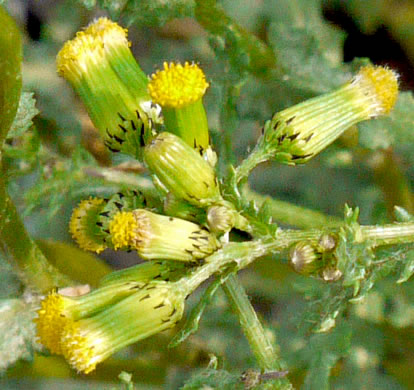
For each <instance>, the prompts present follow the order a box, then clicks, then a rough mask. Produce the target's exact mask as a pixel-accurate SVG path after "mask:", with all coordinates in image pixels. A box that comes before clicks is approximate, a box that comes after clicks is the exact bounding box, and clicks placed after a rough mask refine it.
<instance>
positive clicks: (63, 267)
mask: <svg viewBox="0 0 414 390" xmlns="http://www.w3.org/2000/svg"><path fill="white" fill-rule="evenodd" d="M36 244H37V245H38V246H39V248H40V249H41V250H42V252H43V254H44V255H45V256H46V257H47V259H48V260H49V262H50V263H51V264H53V265H54V266H55V267H56V268H57V269H58V270H60V271H61V272H63V273H64V274H65V275H68V276H69V277H70V278H71V279H72V280H76V281H78V282H80V283H86V284H90V285H91V286H93V287H96V286H97V285H98V283H99V281H100V280H101V279H102V278H103V277H104V276H105V275H108V274H109V273H110V272H111V271H112V269H111V267H109V266H108V265H107V264H106V263H105V262H104V261H103V260H101V259H99V258H98V257H96V256H94V255H93V254H91V253H90V252H85V251H83V250H81V249H79V248H77V247H75V246H74V245H70V244H67V243H65V242H60V241H51V240H38V241H36Z"/></svg>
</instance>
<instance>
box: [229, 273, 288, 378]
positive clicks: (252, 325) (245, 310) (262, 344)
mask: <svg viewBox="0 0 414 390" xmlns="http://www.w3.org/2000/svg"><path fill="white" fill-rule="evenodd" d="M222 287H223V290H224V292H225V293H226V295H227V298H228V300H229V303H230V306H231V307H232V309H233V311H234V312H235V313H236V314H237V316H238V317H239V321H240V325H241V327H242V329H243V332H244V334H245V336H246V338H247V340H248V342H249V344H250V348H251V349H252V352H253V354H254V356H255V357H256V360H257V363H258V364H259V366H260V368H261V369H262V370H264V371H265V372H266V371H275V370H277V371H280V370H282V365H281V362H280V360H279V356H278V354H277V352H276V350H275V348H274V345H273V344H272V342H271V341H270V340H269V337H268V335H267V334H266V332H265V329H264V328H263V326H262V324H261V322H260V320H259V318H258V317H257V314H256V312H255V310H254V308H253V306H252V305H251V303H250V301H249V298H248V296H247V295H246V292H245V291H244V288H243V287H242V285H241V284H240V282H239V280H238V278H237V275H235V274H233V275H230V276H229V278H228V279H227V281H226V283H224V284H223V286H222Z"/></svg>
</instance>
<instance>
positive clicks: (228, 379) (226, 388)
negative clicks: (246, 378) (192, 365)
mask: <svg viewBox="0 0 414 390" xmlns="http://www.w3.org/2000/svg"><path fill="white" fill-rule="evenodd" d="M203 388H206V389H207V388H208V389H216V390H244V389H245V387H244V385H243V384H242V383H241V382H240V378H239V377H238V376H236V375H233V374H230V373H229V372H227V371H225V370H213V369H206V370H202V371H200V372H199V373H197V374H195V375H193V377H192V378H191V379H189V380H188V381H186V382H185V384H184V386H182V387H181V388H180V389H181V390H199V389H203Z"/></svg>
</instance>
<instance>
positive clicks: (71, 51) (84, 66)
mask: <svg viewBox="0 0 414 390" xmlns="http://www.w3.org/2000/svg"><path fill="white" fill-rule="evenodd" d="M103 60H104V50H103V43H102V41H101V40H99V39H96V38H95V37H94V36H92V35H90V34H86V33H85V32H83V31H79V32H77V33H76V37H75V38H74V39H72V40H70V41H67V42H66V43H65V44H64V46H63V48H62V49H61V50H60V52H59V53H58V55H57V57H56V67H57V72H58V74H59V75H60V76H62V77H64V78H65V79H67V80H69V81H71V82H74V83H77V82H79V81H80V80H81V79H82V77H83V76H84V74H87V73H88V72H89V71H90V68H91V66H90V65H91V64H94V65H95V66H99V64H100V63H101V62H102V61H103Z"/></svg>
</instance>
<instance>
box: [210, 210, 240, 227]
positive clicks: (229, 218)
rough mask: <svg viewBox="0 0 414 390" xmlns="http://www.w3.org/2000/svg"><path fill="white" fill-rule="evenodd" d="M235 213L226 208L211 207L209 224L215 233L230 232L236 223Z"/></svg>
mask: <svg viewBox="0 0 414 390" xmlns="http://www.w3.org/2000/svg"><path fill="white" fill-rule="evenodd" d="M234 213H235V211H234V210H231V209H229V208H227V207H225V206H211V207H209V209H208V211H207V224H208V227H209V228H210V230H211V231H213V232H215V233H225V232H228V231H230V230H231V229H232V228H233V226H234V223H235V220H236V218H235V214H234Z"/></svg>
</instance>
